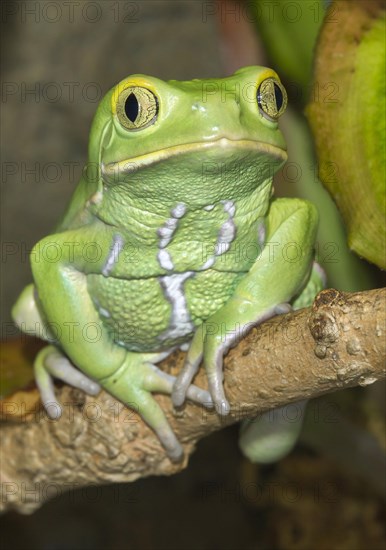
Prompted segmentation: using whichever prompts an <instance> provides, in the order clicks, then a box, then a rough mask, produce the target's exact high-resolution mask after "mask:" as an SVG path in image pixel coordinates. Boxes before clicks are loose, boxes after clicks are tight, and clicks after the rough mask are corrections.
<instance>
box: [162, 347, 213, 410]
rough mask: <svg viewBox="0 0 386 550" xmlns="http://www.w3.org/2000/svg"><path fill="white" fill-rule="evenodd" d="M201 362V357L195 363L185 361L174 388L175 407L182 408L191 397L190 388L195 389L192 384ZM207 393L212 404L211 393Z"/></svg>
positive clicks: (173, 400)
mask: <svg viewBox="0 0 386 550" xmlns="http://www.w3.org/2000/svg"><path fill="white" fill-rule="evenodd" d="M200 361H201V357H199V358H197V359H196V360H195V361H189V359H187V360H186V361H185V365H184V366H183V368H182V370H181V372H180V373H179V375H178V376H177V378H176V380H175V382H174V386H173V391H172V402H173V405H174V406H175V407H180V406H181V405H182V404H183V403H184V401H185V399H186V397H189V388H192V387H193V386H191V383H192V380H193V378H194V376H195V375H196V373H197V371H198V368H199V366H200ZM202 391H204V390H202ZM206 393H207V394H208V395H209V398H210V402H212V398H211V397H210V393H209V392H206ZM212 404H213V403H212Z"/></svg>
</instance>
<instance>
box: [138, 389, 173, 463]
mask: <svg viewBox="0 0 386 550" xmlns="http://www.w3.org/2000/svg"><path fill="white" fill-rule="evenodd" d="M135 401H136V405H137V407H138V412H139V414H140V415H141V417H142V418H143V420H144V421H145V422H146V423H147V424H148V425H149V426H150V428H152V429H153V430H154V432H155V433H156V435H157V436H158V438H159V440H160V442H161V443H162V446H163V447H164V448H165V450H166V452H167V454H168V456H169V458H170V460H172V461H173V462H179V461H180V460H181V459H182V457H183V455H184V452H183V449H182V446H181V444H180V442H179V441H178V439H177V437H176V435H175V433H174V432H173V430H172V428H171V427H170V424H169V422H168V421H167V418H166V416H165V414H164V413H163V411H162V409H161V407H160V406H159V405H158V403H157V401H156V400H155V399H154V398H153V397H152V395H151V394H150V393H148V392H147V391H144V390H142V391H138V392H136V395H135Z"/></svg>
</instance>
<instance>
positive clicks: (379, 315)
mask: <svg viewBox="0 0 386 550" xmlns="http://www.w3.org/2000/svg"><path fill="white" fill-rule="evenodd" d="M385 312H386V308H385V289H377V290H371V291H366V292H359V293H354V294H348V293H342V292H338V291H336V290H331V289H329V290H325V291H322V292H321V293H319V295H318V296H317V297H316V299H315V302H314V304H313V306H312V307H311V308H308V309H303V310H300V311H297V312H294V313H290V314H287V315H281V316H278V317H276V318H274V319H272V320H270V321H268V322H266V323H264V324H263V325H261V326H259V327H257V328H254V329H253V330H251V331H250V332H249V334H247V335H246V336H245V337H244V338H243V339H242V341H241V342H240V343H239V344H238V345H237V346H236V347H235V348H234V349H232V350H231V351H230V352H229V353H228V355H227V356H226V358H225V360H224V364H225V391H226V394H227V396H228V398H229V400H230V403H231V406H232V411H231V414H230V415H229V416H228V417H227V418H225V419H221V418H220V417H219V416H218V415H217V414H216V413H215V412H210V411H206V410H204V409H203V408H201V407H199V406H196V405H193V404H191V403H188V404H187V405H186V406H185V407H184V408H183V410H181V411H178V412H176V411H173V408H172V405H171V401H170V398H169V397H167V396H157V399H158V400H159V402H160V403H161V404H162V407H163V409H164V410H165V412H166V414H167V416H168V418H169V420H170V423H171V425H172V427H173V429H174V430H175V432H176V434H177V436H178V437H179V438H180V440H181V441H182V443H183V445H184V449H185V459H184V461H183V462H182V463H180V464H173V463H172V462H170V460H169V459H168V458H167V457H166V455H165V452H164V450H163V449H162V448H161V446H160V444H159V442H158V440H157V439H156V437H155V436H154V434H153V433H152V432H151V430H150V429H149V428H148V427H147V426H146V425H145V424H144V423H143V422H142V421H141V420H140V419H139V417H137V416H136V415H135V414H134V413H132V412H131V411H130V410H128V409H127V408H125V407H123V405H121V404H119V403H118V402H117V401H115V400H114V399H113V398H112V397H111V396H110V395H108V394H107V393H105V392H101V393H100V394H99V395H98V396H97V397H96V398H95V397H92V398H91V397H88V396H85V395H84V394H83V393H82V392H80V391H78V390H74V389H71V388H69V387H68V386H64V387H62V388H60V389H58V396H59V399H60V401H61V403H62V404H64V411H65V412H64V414H63V416H62V417H61V419H60V420H58V421H50V420H48V419H47V416H46V414H45V413H44V412H42V411H40V412H37V413H36V414H35V415H34V418H31V417H28V418H27V419H26V420H25V421H24V422H19V423H5V424H4V426H3V429H2V448H1V466H0V474H1V488H2V499H1V508H2V509H3V510H6V509H10V508H15V509H17V510H19V511H20V512H23V513H30V512H32V511H34V510H35V509H36V508H38V507H39V506H41V505H42V504H43V502H44V501H45V500H47V499H49V498H50V497H51V496H55V495H57V494H60V493H62V492H64V491H66V490H69V489H74V488H78V487H83V486H90V485H101V484H106V483H114V482H129V481H134V480H135V479H137V478H139V477H145V476H148V475H170V474H173V473H176V472H178V471H180V470H181V469H183V468H185V467H186V466H187V463H188V457H189V455H190V454H191V453H192V452H193V451H194V448H195V444H196V442H197V441H198V440H199V439H201V438H202V437H204V436H206V435H209V434H210V433H211V432H213V431H215V430H219V429H221V428H222V427H224V426H225V425H229V424H232V423H235V422H238V421H239V420H240V419H241V418H245V417H253V416H256V415H257V414H259V413H260V412H262V411H265V410H269V409H272V408H274V407H278V406H283V405H285V404H287V403H290V402H296V401H299V400H301V399H305V398H312V397H316V396H318V395H321V394H325V393H329V392H332V391H335V390H338V389H340V388H345V387H349V386H356V385H361V386H365V385H367V384H371V383H373V382H375V381H376V380H380V379H382V378H384V377H385V366H384V362H385V347H386V346H385V344H386V342H385V334H384V327H385ZM183 359H184V354H183V353H181V352H179V353H177V352H176V353H175V354H173V355H172V356H171V357H170V358H168V359H167V360H165V361H164V362H163V363H162V364H161V365H162V367H163V368H165V370H167V371H168V372H171V373H172V374H175V373H176V372H178V370H179V369H180V368H181V365H182V362H183ZM195 382H196V384H197V385H199V386H202V387H205V386H206V378H205V371H204V369H201V370H200V372H199V374H198V375H197V377H196V381H195Z"/></svg>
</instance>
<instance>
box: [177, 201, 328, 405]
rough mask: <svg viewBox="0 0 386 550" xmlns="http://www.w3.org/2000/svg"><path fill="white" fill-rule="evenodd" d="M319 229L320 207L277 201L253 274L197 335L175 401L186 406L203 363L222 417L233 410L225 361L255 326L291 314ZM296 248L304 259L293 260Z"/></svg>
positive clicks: (179, 379) (179, 381)
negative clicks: (225, 383) (291, 254)
mask: <svg viewBox="0 0 386 550" xmlns="http://www.w3.org/2000/svg"><path fill="white" fill-rule="evenodd" d="M316 229H317V212H316V209H315V207H314V206H313V205H312V204H310V203H308V202H306V201H302V200H298V199H276V200H275V201H273V202H272V204H271V207H270V211H269V216H268V219H267V240H266V243H265V246H264V248H263V250H262V253H261V254H260V255H259V257H258V258H257V259H256V262H255V263H254V265H253V266H252V268H251V270H250V271H249V272H248V274H246V276H245V277H244V278H243V279H242V280H241V282H240V283H239V285H238V286H237V288H236V290H235V293H234V295H233V296H232V297H231V298H230V299H229V300H228V302H227V303H226V304H225V305H224V306H223V307H222V308H221V309H220V310H218V311H217V312H216V313H215V314H214V315H212V316H211V317H210V318H209V319H208V320H207V321H206V322H205V323H203V324H202V325H201V327H200V328H199V329H198V330H197V332H196V334H195V336H194V338H193V341H192V344H191V347H190V350H189V352H188V355H187V359H186V364H185V366H184V368H183V370H182V372H181V373H180V375H179V376H178V378H177V381H176V383H175V387H174V390H173V395H172V399H173V402H174V404H175V405H178V404H180V403H181V402H183V400H184V396H185V393H186V389H187V387H188V386H189V384H190V383H191V380H192V378H193V376H194V374H195V373H196V372H197V369H198V367H199V364H200V361H201V359H203V361H204V366H205V369H206V372H207V376H208V383H209V389H210V393H211V395H212V398H213V401H214V403H215V405H216V409H217V411H218V412H219V413H220V414H227V413H228V412H229V410H230V406H229V403H228V400H227V399H226V397H225V394H224V389H223V369H222V366H223V355H224V354H225V353H226V352H227V351H228V349H229V348H230V347H231V346H232V345H234V344H235V343H236V342H237V341H238V340H239V339H240V338H241V336H242V335H243V334H245V333H246V331H247V330H248V329H249V328H251V327H252V326H256V325H257V324H259V323H261V322H263V321H264V320H266V319H268V318H270V317H272V316H274V315H276V314H277V313H282V312H283V311H286V310H287V311H288V307H289V306H288V303H289V302H290V300H291V299H292V298H294V297H295V296H296V295H297V294H299V293H300V291H301V290H302V289H303V288H304V287H305V286H306V284H307V280H308V279H309V277H310V273H311V267H312V261H313V256H314V241H315V235H316ZM291 243H292V245H294V248H295V249H296V250H297V254H298V257H297V258H296V260H295V261H294V260H293V258H291V257H289V252H288V250H289V246H290V245H291Z"/></svg>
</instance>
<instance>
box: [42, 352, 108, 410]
mask: <svg viewBox="0 0 386 550" xmlns="http://www.w3.org/2000/svg"><path fill="white" fill-rule="evenodd" d="M34 372H35V380H36V384H37V386H38V388H39V391H40V396H41V400H42V403H43V405H44V408H45V409H46V411H47V414H48V416H49V417H50V418H52V419H57V418H59V417H60V416H61V414H62V407H61V405H60V403H59V401H58V400H57V399H56V397H55V391H54V384H53V378H59V380H62V381H63V382H66V383H67V384H69V385H70V386H74V387H75V388H79V389H80V390H83V391H84V392H86V393H88V394H90V395H97V394H98V393H99V392H100V389H101V388H100V385H99V384H97V383H96V382H94V380H91V379H90V378H88V377H87V376H85V375H84V374H83V373H82V372H80V371H79V370H78V369H76V368H75V367H74V366H73V364H72V363H70V361H69V360H68V359H67V357H65V356H64V355H62V354H61V353H60V351H59V350H58V349H57V348H55V347H54V346H47V347H45V348H43V349H42V350H41V351H40V352H39V353H38V355H37V357H36V359H35V363H34Z"/></svg>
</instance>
